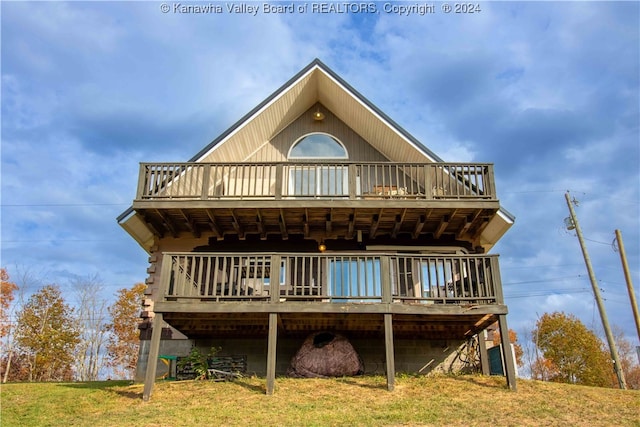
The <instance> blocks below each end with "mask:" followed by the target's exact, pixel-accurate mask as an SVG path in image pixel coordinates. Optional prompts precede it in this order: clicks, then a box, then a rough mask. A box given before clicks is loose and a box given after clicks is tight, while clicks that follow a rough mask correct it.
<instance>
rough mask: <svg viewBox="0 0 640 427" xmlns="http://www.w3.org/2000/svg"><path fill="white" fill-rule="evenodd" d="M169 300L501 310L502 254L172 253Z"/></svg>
mask: <svg viewBox="0 0 640 427" xmlns="http://www.w3.org/2000/svg"><path fill="white" fill-rule="evenodd" d="M161 283H162V285H161V295H162V298H163V299H162V301H185V300H193V301H198V302H201V301H212V302H224V301H271V302H274V303H279V302H285V301H296V300H298V301H299V300H304V301H318V302H339V303H402V302H414V303H431V304H435V303H441V304H458V305H460V304H501V303H502V302H503V298H502V287H501V283H500V275H499V267H498V258H497V256H496V255H442V256H440V255H428V256H427V255H408V254H386V253H370V254H362V253H350V254H349V253H335V254H267V253H231V254H229V253H224V254H220V253H166V254H164V257H163V261H162V273H161Z"/></svg>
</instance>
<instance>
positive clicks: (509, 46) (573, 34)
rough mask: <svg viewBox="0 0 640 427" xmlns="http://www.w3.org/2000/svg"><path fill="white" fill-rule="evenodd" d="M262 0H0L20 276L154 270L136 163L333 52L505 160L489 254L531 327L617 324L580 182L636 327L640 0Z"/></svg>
mask: <svg viewBox="0 0 640 427" xmlns="http://www.w3.org/2000/svg"><path fill="white" fill-rule="evenodd" d="M263 3H264V2H261V1H260V2H254V1H246V2H244V3H242V2H232V1H230V2H215V1H211V2H208V1H204V0H202V1H185V2H182V3H179V2H173V1H167V2H164V3H162V2H158V1H129V2H124V1H121V2H110V1H98V2H79V1H72V2H58V1H48V2H47V1H45V2H22V1H20V2H14V1H3V2H1V3H0V14H1V18H0V19H1V27H2V30H1V31H2V32H1V63H0V67H1V74H2V90H1V104H2V109H1V113H2V117H1V119H2V125H1V132H2V143H1V146H0V149H1V154H0V155H1V170H2V172H1V184H0V186H1V187H0V190H1V192H0V193H1V211H0V214H1V237H0V239H1V240H0V243H1V252H0V265H2V266H3V267H6V268H7V270H8V272H9V274H10V275H11V276H12V277H14V278H19V277H22V276H21V275H23V273H24V272H29V273H30V276H31V277H33V278H35V279H34V282H33V283H40V282H41V283H56V284H58V285H59V286H61V288H62V289H63V290H64V291H68V292H71V290H72V289H71V288H72V286H71V284H73V283H75V282H76V281H77V280H78V279H81V278H87V277H98V278H99V280H100V282H101V283H102V284H103V288H104V295H105V298H107V299H114V294H115V292H116V291H117V290H118V289H121V288H125V287H127V288H128V287H131V286H132V285H133V284H134V283H137V282H141V281H144V279H145V277H146V268H147V266H148V264H147V254H146V253H145V252H144V251H143V250H142V249H141V248H140V247H139V246H138V245H137V243H136V242H135V241H134V240H133V239H132V238H131V237H129V236H128V235H127V233H126V232H125V231H124V230H123V229H121V228H120V226H119V225H118V224H117V222H116V217H117V216H118V215H119V214H120V213H122V212H123V211H124V210H126V209H127V208H128V207H129V206H130V205H131V202H132V200H133V198H134V195H135V189H136V184H137V179H138V165H139V162H163V161H187V160H188V159H189V158H191V157H192V156H193V155H194V154H195V153H197V152H198V151H200V150H201V149H202V148H203V147H204V146H206V145H207V144H208V143H209V142H211V141H212V140H213V139H215V138H216V137H217V136H218V135H220V134H221V133H222V132H224V131H225V130H226V129H227V128H229V127H230V126H231V125H232V124H233V123H235V122H236V121H237V120H239V119H240V118H241V117H242V116H243V115H244V114H246V113H247V112H249V111H250V110H251V109H252V108H253V107H255V106H256V105H257V104H258V103H260V102H261V101H262V100H264V99H265V98H267V97H268V96H269V95H270V94H271V93H273V92H274V91H275V90H276V89H278V88H279V87H280V86H281V85H282V84H284V83H285V82H286V81H288V80H289V79H290V78H291V77H292V76H293V75H295V74H296V73H297V72H298V71H300V70H301V69H302V68H304V67H305V66H306V65H307V64H309V63H310V62H311V61H312V60H313V59H314V58H318V59H320V60H321V61H322V62H324V63H325V64H326V65H327V66H328V67H329V68H331V69H332V70H334V71H335V72H336V73H337V74H338V75H340V76H341V77H342V78H343V79H344V80H346V81H347V82H348V83H349V84H350V85H351V86H352V87H354V88H355V89H356V90H357V91H358V92H360V93H361V94H362V95H363V96H364V97H366V98H367V99H368V100H369V101H371V102H372V103H373V104H375V105H376V106H377V107H378V108H380V109H381V110H382V111H384V112H385V113H386V114H387V115H388V116H389V117H391V118H392V119H393V120H394V121H395V122H397V123H398V124H399V125H400V126H402V127H403V128H404V129H405V130H406V131H408V132H409V133H411V134H412V135H413V136H414V137H416V138H417V139H418V140H419V141H421V142H422V143H423V144H424V145H425V146H426V147H428V148H429V149H430V150H432V151H433V152H435V153H436V154H437V155H438V156H439V157H441V158H443V159H444V160H445V161H450V162H490V163H494V164H495V175H496V184H497V190H498V196H499V198H500V201H501V204H502V206H503V207H504V208H505V209H507V210H508V211H509V212H510V213H512V214H513V215H514V216H515V217H516V222H515V224H514V226H513V227H512V228H511V229H510V230H509V231H508V232H507V233H506V234H505V236H504V237H503V238H502V239H501V240H500V241H499V243H498V244H497V245H496V246H495V247H494V248H493V250H492V253H498V254H500V266H501V275H502V282H503V287H504V295H505V299H506V303H507V304H508V306H509V311H510V314H509V316H508V323H509V327H510V328H511V329H514V330H515V331H516V332H517V333H518V335H519V337H520V340H521V341H524V340H530V335H531V334H530V332H531V330H532V329H534V327H535V322H536V320H537V319H538V318H539V317H540V316H541V315H542V314H544V313H551V312H555V311H564V312H565V313H569V314H572V315H574V316H576V317H578V318H579V319H580V320H581V321H582V322H583V323H584V324H585V325H586V326H588V327H590V328H592V329H594V330H596V331H598V333H601V330H602V326H601V322H600V317H599V314H598V310H597V306H596V304H595V300H594V297H593V293H592V290H591V285H590V282H589V277H588V274H587V271H586V269H585V264H584V261H583V258H582V253H581V251H580V246H579V242H578V239H577V238H576V235H575V232H574V231H569V230H566V228H565V226H564V222H563V221H564V218H565V217H567V216H568V215H569V213H568V208H567V205H566V202H565V198H564V194H565V192H566V191H570V194H571V197H572V198H575V199H576V200H577V201H579V204H578V206H576V213H577V216H578V218H579V221H580V225H581V227H582V231H583V234H584V236H585V238H586V243H587V249H588V251H589V255H590V257H591V260H592V263H593V266H594V272H595V275H596V278H597V280H598V287H599V288H600V289H601V291H602V296H603V298H604V300H605V308H606V310H607V314H608V317H609V321H610V323H611V324H612V325H614V326H615V327H616V328H619V329H620V330H622V332H623V333H624V334H625V336H626V337H627V339H629V341H630V342H631V343H632V344H633V345H639V344H640V343H639V342H638V337H637V334H636V329H635V324H634V320H633V314H632V310H631V305H630V303H629V296H628V293H627V289H626V285H625V278H624V275H623V271H622V267H621V262H620V254H619V253H618V252H616V251H615V246H614V245H613V241H614V238H615V234H614V230H616V229H619V230H621V232H622V236H623V240H624V246H625V248H626V252H627V258H628V263H629V266H630V268H631V277H632V280H633V283H634V285H635V293H636V295H637V296H638V297H640V291H639V284H640V277H639V276H640V111H639V109H640V85H639V79H640V53H639V52H640V8H639V6H640V3H638V2H578V1H573V2H553V1H548V2H535V3H529V2H510V1H504V2H479V3H474V4H477V5H478V6H477V7H474V8H472V10H471V11H472V12H473V13H455V10H452V11H451V12H449V13H445V11H444V9H446V7H444V5H449V6H454V2H413V1H408V2H407V1H394V2H386V3H385V2H372V3H368V2H365V3H362V5H365V6H361V4H357V3H344V2H338V3H333V6H332V7H326V8H325V9H324V10H317V9H318V7H319V6H320V5H321V2H316V3H312V2H308V3H305V2H301V1H298V2H295V3H293V6H292V7H293V8H294V10H293V12H288V11H286V10H284V11H281V12H275V13H266V12H265V11H264V9H263ZM228 4H229V5H234V6H243V5H245V6H246V5H249V6H258V7H259V10H258V12H257V13H256V14H255V15H254V14H252V13H239V12H229V11H228V10H227V5H228ZM291 4H292V3H291V2H279V3H276V2H272V5H279V6H288V5H291ZM305 4H306V6H304V5H305ZM425 4H426V5H429V6H430V7H429V8H426V9H427V10H428V11H432V12H433V13H426V14H418V13H415V12H419V11H420V9H419V8H417V7H413V6H416V5H418V6H419V5H425ZM176 5H200V6H207V5H218V6H221V7H222V8H223V9H222V10H223V11H222V12H220V13H211V12H209V13H182V12H181V9H180V7H179V6H176ZM354 5H355V6H354ZM391 6H394V7H391ZM398 6H407V7H408V8H407V9H401V8H399V7H398ZM314 7H315V8H316V10H314ZM412 7H413V8H412ZM165 8H166V9H165ZM360 8H362V9H363V10H362V12H357V10H359V9H360ZM165 10H168V12H166V13H165ZM407 11H409V12H412V13H406V12H407ZM341 12H342V13H341ZM467 12H470V11H469V10H467ZM36 279H37V280H36Z"/></svg>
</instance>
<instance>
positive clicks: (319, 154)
mask: <svg viewBox="0 0 640 427" xmlns="http://www.w3.org/2000/svg"><path fill="white" fill-rule="evenodd" d="M288 157H289V159H348V158H349V155H348V153H347V149H346V148H345V147H344V145H342V143H341V142H340V141H338V140H337V139H336V138H334V137H333V136H331V135H329V134H326V133H319V132H316V133H310V134H307V135H305V136H303V137H302V138H300V139H299V140H297V141H296V142H295V143H294V144H293V145H292V146H291V149H290V150H289V156H288Z"/></svg>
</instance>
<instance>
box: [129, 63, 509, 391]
mask: <svg viewBox="0 0 640 427" xmlns="http://www.w3.org/2000/svg"><path fill="white" fill-rule="evenodd" d="M513 221H514V218H513V217H512V216H511V215H510V214H509V213H508V212H507V211H505V210H504V209H503V208H501V206H500V202H499V200H498V198H497V193H496V188H495V180H494V170H493V165H492V164H487V163H473V164H469V163H447V162H444V161H443V160H442V159H440V158H439V157H437V156H436V155H435V154H434V153H432V152H431V151H430V150H429V149H428V148H426V147H425V146H424V145H423V144H422V143H420V142H419V141H418V140H416V139H415V138H414V137H412V136H411V135H410V134H409V133H407V132H406V131H405V130H403V129H402V128H401V127H400V126H398V125H397V124H396V123H395V122H394V121H393V120H391V119H390V118H389V117H387V116H386V115H385V114H384V113H383V112H382V111H380V110H379V109H378V108H377V107H376V106H374V105H373V104H372V103H371V102H369V101H368V100H367V99H365V98H364V97H363V96H362V95H361V94H359V93H358V92H357V91H356V90H355V89H353V88H352V87H351V86H350V85H349V84H347V83H346V82H345V81H344V80H343V79H342V78H340V76H338V75H337V74H336V73H335V72H333V71H332V70H331V69H329V68H328V67H327V66H326V65H324V64H323V63H322V62H320V61H319V60H314V61H313V62H311V63H310V64H309V65H308V66H306V67H305V68H304V69H303V70H301V71H300V72H299V73H298V74H297V75H295V76H294V77H293V78H292V79H291V80H289V81H288V82H287V83H286V84H284V85H283V86H282V87H281V88H280V89H278V90H277V91H276V92H275V93H273V94H272V95H271V96H270V97H268V98H267V99H266V100H265V101H263V102H262V103H261V104H260V105H258V106H257V107H256V108H254V109H253V110H252V111H251V112H249V113H248V114H247V115H246V116H245V117H243V118H242V119H241V120H239V121H238V122H237V123H236V124H235V125H233V126H232V127H231V128H230V129H228V130H227V131H225V132H224V133H223V134H222V135H220V136H219V137H218V138H216V139H215V140H214V141H213V142H212V143H210V144H209V145H208V146H206V147H205V148H204V149H202V151H200V152H199V153H197V154H196V155H195V156H194V157H193V158H192V159H191V160H190V161H188V162H184V163H182V162H176V163H142V164H141V165H140V174H139V178H138V187H137V194H136V198H135V200H134V201H133V205H132V207H131V208H130V209H128V210H127V211H126V212H124V213H123V214H122V215H121V216H120V217H119V218H118V222H119V223H120V225H121V226H122V227H123V228H124V229H125V230H126V231H127V232H128V233H129V234H130V235H131V236H132V237H133V238H134V239H135V240H136V241H137V242H138V243H139V244H140V245H141V246H142V247H143V248H144V250H145V251H146V252H148V254H149V268H148V273H149V277H148V279H147V284H148V290H147V299H146V300H145V303H144V304H145V309H144V312H143V317H144V318H145V320H144V321H143V323H142V325H141V328H142V330H141V338H142V345H141V357H140V374H142V373H143V372H144V375H145V392H144V398H145V399H148V398H149V396H150V394H151V390H152V386H153V381H154V378H155V374H156V363H155V361H156V360H157V359H158V356H159V355H162V354H171V353H173V355H177V356H180V355H185V354H186V353H188V351H189V348H190V347H191V346H192V345H196V346H199V347H202V348H208V347H210V346H212V345H216V346H219V347H222V349H223V352H224V353H225V354H228V355H234V354H235V355H243V356H244V357H246V363H247V369H248V370H249V371H250V372H254V373H257V374H259V375H265V376H266V390H267V393H268V394H270V393H272V392H273V388H274V382H275V377H276V375H280V374H284V373H285V372H286V370H287V367H288V363H289V361H290V360H291V357H292V356H293V355H294V354H295V352H296V350H297V349H298V348H299V346H300V344H301V343H302V342H303V341H304V339H305V338H306V337H307V336H308V335H309V334H311V333H314V332H321V331H330V332H335V333H340V334H342V335H344V336H346V337H348V338H349V340H350V341H351V343H352V344H353V346H354V348H356V349H357V351H358V353H359V355H360V357H361V358H362V360H363V362H364V370H365V373H375V372H379V373H383V374H386V376H387V385H388V388H389V389H393V385H394V375H395V372H396V371H403V372H428V371H430V370H432V369H434V368H436V367H438V366H441V365H442V364H443V363H444V362H445V361H446V360H450V359H451V358H455V356H456V352H459V348H460V347H461V345H463V344H464V343H465V342H467V341H469V340H471V339H473V337H475V336H477V335H478V334H482V332H483V331H484V329H485V328H487V327H488V326H489V325H491V324H493V323H494V322H496V321H497V322H498V323H499V325H500V328H501V329H502V330H507V322H506V315H507V306H506V305H505V303H504V299H503V295H502V284H501V281H500V271H499V266H498V256H497V255H489V254H488V252H489V251H490V250H491V248H492V247H493V246H494V245H495V244H496V242H497V241H498V239H500V237H501V236H502V235H503V234H504V233H505V232H506V231H507V230H508V229H509V227H510V226H511V225H512V224H513ZM502 336H504V337H505V340H508V338H507V337H508V334H506V333H505V334H502ZM176 338H182V339H176ZM505 340H503V348H507V349H508V348H509V343H508V342H507V341H505ZM479 342H480V349H481V350H482V348H483V345H482V344H483V342H484V340H479ZM178 353H181V354H178ZM484 353H486V351H485V352H484ZM503 353H504V352H503ZM503 356H504V354H503ZM483 359H484V358H483ZM503 359H504V360H505V371H506V378H507V385H508V386H509V387H510V388H513V389H515V368H514V365H513V363H512V359H511V357H503ZM148 360H149V361H152V363H147V361H148ZM484 366H485V361H484V360H483V367H484Z"/></svg>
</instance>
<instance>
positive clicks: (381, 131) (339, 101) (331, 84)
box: [190, 59, 443, 162]
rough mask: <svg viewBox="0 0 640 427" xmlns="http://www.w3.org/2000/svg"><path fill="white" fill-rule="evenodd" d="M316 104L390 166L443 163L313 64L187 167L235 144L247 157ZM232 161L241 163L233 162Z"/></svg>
mask: <svg viewBox="0 0 640 427" xmlns="http://www.w3.org/2000/svg"><path fill="white" fill-rule="evenodd" d="M316 103H320V104H322V105H323V106H324V107H325V108H327V109H328V110H329V111H331V112H332V113H333V114H334V115H335V116H336V117H337V118H338V119H340V120H342V121H343V122H344V123H346V124H347V125H348V126H349V127H350V128H351V129H353V130H354V131H355V132H356V133H357V134H359V135H360V136H361V137H362V138H363V139H365V140H366V141H367V142H368V143H369V144H371V145H372V146H373V147H374V148H376V149H377V150H378V151H379V152H381V153H382V154H383V155H385V156H386V157H387V158H388V159H389V160H391V161H396V162H402V161H406V162H414V161H430V162H442V161H443V160H442V159H440V158H439V157H438V156H437V155H436V154H435V153H433V152H432V151H431V150H429V149H428V148H427V147H425V146H424V145H422V143H420V142H419V141H418V140H417V139H416V138H414V137H413V136H412V135H411V134H409V133H408V132H407V131H405V130H404V129H403V128H402V127H400V126H399V125H398V124H397V123H396V122H394V121H393V120H392V119H391V118H389V117H388V116H387V115H386V114H384V113H383V112H382V111H381V110H380V109H378V108H377V107H376V106H375V105H373V104H372V103H371V102H370V101H369V100H367V99H366V98H365V97H364V96H362V95H361V94H360V93H359V92H357V91H356V90H355V89H354V88H353V87H351V86H350V85H349V84H348V83H347V82H345V81H344V80H343V79H342V78H341V77H340V76H338V75H337V74H336V73H335V72H333V71H332V70H331V69H330V68H328V67H327V66H326V65H325V64H323V63H322V62H321V61H320V60H319V59H315V60H313V61H312V62H311V63H310V64H309V65H307V66H306V67H305V68H303V69H302V70H301V71H300V72H299V73H298V74H296V75H295V76H293V77H292V78H291V79H290V80H289V81H288V82H286V83H285V84H284V85H282V86H281V87H280V88H279V89H278V90H276V91H275V92H274V93H273V94H271V96H269V97H268V98H267V99H265V100H264V101H262V102H261V103H260V104H259V105H258V106H257V107H255V108H254V109H253V110H251V111H250V112H249V113H247V114H246V115H245V116H244V117H242V118H241V119H240V120H238V121H237V122H236V123H235V124H234V125H233V126H231V127H230V128H229V129H227V130H226V131H225V132H223V133H222V134H221V135H220V136H219V137H218V138H216V139H215V140H213V141H212V142H211V143H210V144H209V145H207V146H206V147H204V148H203V149H202V150H201V151H200V152H198V153H197V154H196V155H195V156H193V157H192V158H191V159H190V161H192V162H205V161H207V160H208V158H209V156H210V155H211V154H212V153H213V152H214V151H216V150H218V149H220V148H221V147H222V146H223V145H224V144H226V143H228V142H231V141H238V140H241V141H243V144H245V145H246V148H245V150H246V151H247V153H246V154H247V156H248V155H249V154H250V153H252V152H253V151H252V150H255V149H258V148H259V146H260V144H262V143H264V142H266V141H269V140H271V139H272V138H273V137H274V136H275V135H276V134H278V132H280V131H281V130H283V129H284V128H286V127H287V125H289V124H290V123H292V122H293V121H294V120H295V119H296V118H298V117H299V116H300V115H302V114H303V113H304V112H305V111H307V110H308V109H309V108H311V107H313V106H314V105H315V104H316ZM238 160H244V159H238V158H236V159H233V161H238Z"/></svg>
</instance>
